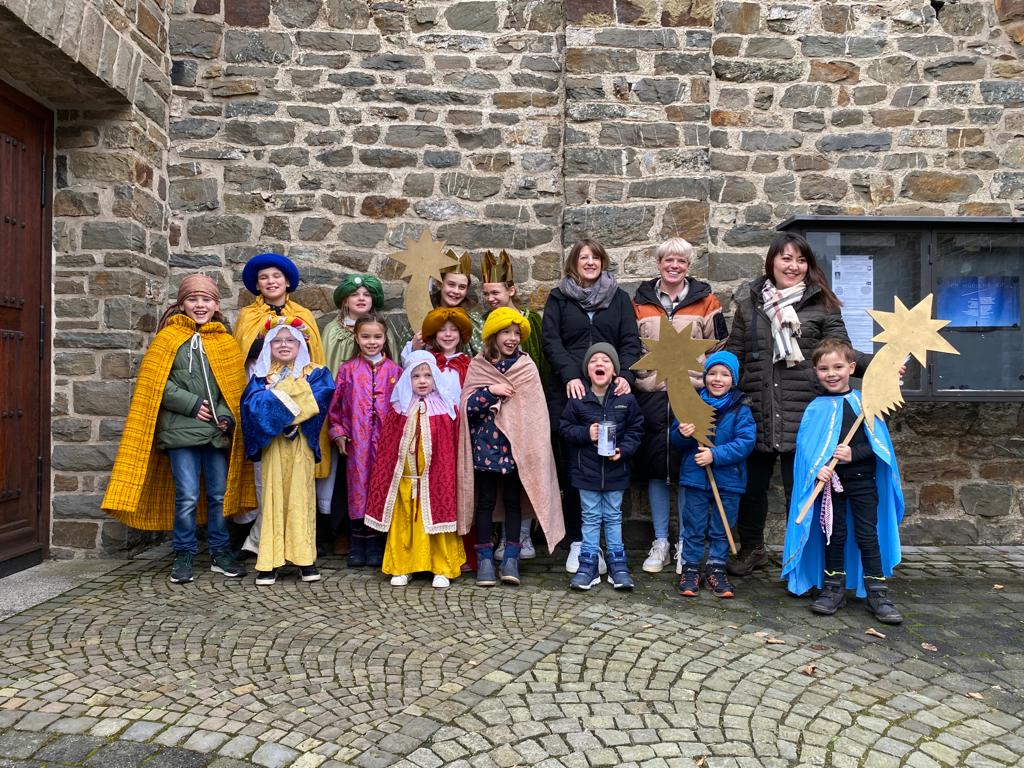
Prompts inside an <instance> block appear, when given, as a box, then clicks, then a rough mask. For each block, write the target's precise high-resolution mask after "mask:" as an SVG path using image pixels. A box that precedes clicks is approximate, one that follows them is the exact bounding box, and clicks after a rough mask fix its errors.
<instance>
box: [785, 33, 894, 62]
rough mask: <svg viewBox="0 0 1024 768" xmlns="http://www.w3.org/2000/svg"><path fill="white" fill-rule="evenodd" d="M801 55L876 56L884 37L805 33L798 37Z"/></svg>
mask: <svg viewBox="0 0 1024 768" xmlns="http://www.w3.org/2000/svg"><path fill="white" fill-rule="evenodd" d="M800 46H801V50H802V52H803V55H804V56H806V57H807V58H809V59H810V58H814V59H834V58H855V59H864V58H872V57H874V56H878V55H880V54H881V53H882V51H883V50H884V49H885V38H884V37H857V36H855V35H835V36H831V35H805V36H803V37H801V38H800Z"/></svg>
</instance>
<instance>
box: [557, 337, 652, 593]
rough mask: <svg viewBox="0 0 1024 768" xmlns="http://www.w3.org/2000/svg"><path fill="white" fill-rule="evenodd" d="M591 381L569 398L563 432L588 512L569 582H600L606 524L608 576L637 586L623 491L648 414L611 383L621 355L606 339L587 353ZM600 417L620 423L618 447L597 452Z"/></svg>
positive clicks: (584, 585) (577, 585)
mask: <svg viewBox="0 0 1024 768" xmlns="http://www.w3.org/2000/svg"><path fill="white" fill-rule="evenodd" d="M583 370H584V371H585V372H586V376H587V379H588V380H589V382H588V383H587V384H585V386H586V393H585V394H584V395H583V397H582V398H581V399H579V400H577V399H570V400H569V402H568V403H566V406H565V410H563V411H562V418H561V421H560V423H559V428H558V429H559V432H560V433H561V435H562V438H563V439H564V440H565V441H566V443H567V444H568V446H569V448H570V451H569V455H568V456H567V457H566V466H567V467H568V469H569V480H570V482H571V483H572V486H573V488H577V489H579V492H580V505H581V507H582V511H583V546H582V548H581V550H580V567H579V570H578V571H576V575H575V576H573V578H572V582H571V583H570V585H569V586H570V587H572V588H573V589H579V590H583V591H586V590H588V589H590V588H591V587H592V586H594V585H595V584H597V583H599V582H600V581H601V577H600V576H599V575H598V567H599V563H598V555H599V553H600V551H601V549H600V547H601V525H602V523H603V524H604V540H605V545H606V546H607V547H608V581H609V582H611V584H612V586H613V587H614V588H615V589H632V588H633V578H632V577H631V576H630V575H629V566H627V564H626V548H625V546H624V545H623V543H622V494H623V492H624V491H625V490H626V489H627V488H629V459H630V458H632V456H633V454H634V453H636V451H637V449H638V448H639V447H640V441H641V440H643V436H644V416H643V412H642V411H641V410H640V406H639V404H637V402H636V398H634V397H633V396H632V395H630V394H626V395H616V394H615V391H614V387H613V386H612V384H613V382H614V381H615V377H616V376H617V375H618V373H619V355H618V353H617V352H616V351H615V347H613V346H612V345H611V344H608V343H606V342H600V343H597V344H592V345H591V346H590V348H589V349H588V350H587V352H586V354H585V355H584V356H583ZM600 422H611V423H612V424H614V425H615V452H614V454H612V455H611V456H602V455H600V454H599V453H598V445H597V443H598V430H599V424H600Z"/></svg>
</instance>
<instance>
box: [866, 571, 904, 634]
mask: <svg viewBox="0 0 1024 768" xmlns="http://www.w3.org/2000/svg"><path fill="white" fill-rule="evenodd" d="M864 586H865V587H867V590H868V605H867V608H868V610H869V611H870V612H871V613H873V614H874V615H875V618H876V619H878V620H879V621H880V622H882V623H883V624H902V623H903V616H902V615H901V614H900V612H899V611H898V610H896V606H895V605H893V604H892V600H890V599H889V585H888V584H886V583H885V579H883V578H874V577H871V576H865V577H864Z"/></svg>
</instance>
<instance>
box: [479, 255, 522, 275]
mask: <svg viewBox="0 0 1024 768" xmlns="http://www.w3.org/2000/svg"><path fill="white" fill-rule="evenodd" d="M480 270H481V272H482V273H483V281H484V282H485V283H514V282H515V278H514V277H513V275H512V257H511V256H509V255H508V251H506V250H505V249H504V248H502V249H501V250H500V251H499V252H498V255H497V256H495V255H494V254H493V253H491V252H490V251H487V252H486V253H484V260H483V263H482V264H481V265H480Z"/></svg>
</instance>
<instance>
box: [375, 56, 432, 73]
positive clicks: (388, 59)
mask: <svg viewBox="0 0 1024 768" xmlns="http://www.w3.org/2000/svg"><path fill="white" fill-rule="evenodd" d="M362 66H363V67H365V68H366V69H385V70H389V71H392V72H394V71H398V70H403V69H423V57H422V56H406V55H403V54H400V53H381V54H378V55H376V56H367V57H365V58H364V59H363V62H362Z"/></svg>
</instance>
